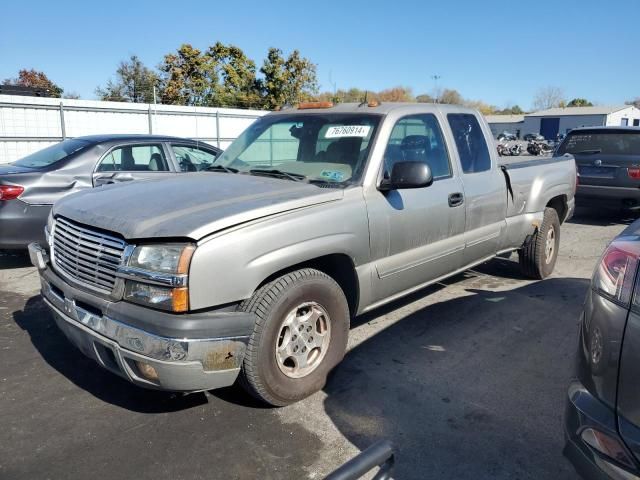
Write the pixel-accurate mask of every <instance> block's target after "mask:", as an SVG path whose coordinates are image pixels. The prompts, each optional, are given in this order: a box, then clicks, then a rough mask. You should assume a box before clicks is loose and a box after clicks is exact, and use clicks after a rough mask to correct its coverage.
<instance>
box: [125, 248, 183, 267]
mask: <svg viewBox="0 0 640 480" xmlns="http://www.w3.org/2000/svg"><path fill="white" fill-rule="evenodd" d="M193 250H194V247H193V245H185V244H172V245H141V246H139V247H136V249H135V250H134V251H133V254H132V255H131V258H130V259H129V266H130V267H133V268H141V269H143V270H149V271H151V272H163V273H175V274H187V272H188V270H189V261H190V260H191V255H192V254H193Z"/></svg>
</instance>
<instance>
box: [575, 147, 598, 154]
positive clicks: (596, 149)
mask: <svg viewBox="0 0 640 480" xmlns="http://www.w3.org/2000/svg"><path fill="white" fill-rule="evenodd" d="M600 152H602V149H601V148H592V149H591V150H580V151H579V152H576V153H579V154H584V155H593V154H596V153H600Z"/></svg>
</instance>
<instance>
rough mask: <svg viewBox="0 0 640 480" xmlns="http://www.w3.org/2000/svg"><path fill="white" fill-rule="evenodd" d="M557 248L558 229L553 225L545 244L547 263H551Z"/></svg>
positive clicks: (545, 259) (548, 231)
mask: <svg viewBox="0 0 640 480" xmlns="http://www.w3.org/2000/svg"><path fill="white" fill-rule="evenodd" d="M555 250H556V230H555V228H553V226H551V227H549V230H547V239H546V241H545V245H544V261H545V263H547V264H549V263H551V260H552V259H553V254H554V253H555Z"/></svg>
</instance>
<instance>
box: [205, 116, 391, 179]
mask: <svg viewBox="0 0 640 480" xmlns="http://www.w3.org/2000/svg"><path fill="white" fill-rule="evenodd" d="M380 118H381V117H380V116H379V115H371V114H367V115H353V114H347V115H345V114H331V113H327V114H326V115H324V114H322V115H319V114H292V115H270V116H266V117H263V118H261V119H259V120H257V121H256V122H255V123H253V124H252V125H251V126H250V127H249V128H248V129H247V130H245V131H244V132H243V133H242V135H240V136H239V137H238V138H237V139H236V140H235V141H234V142H233V143H232V144H231V146H229V148H228V149H227V150H226V151H225V152H224V153H223V154H222V155H221V156H220V157H219V158H218V159H217V160H216V161H215V162H214V164H213V168H215V167H216V166H217V167H225V168H229V169H237V170H238V171H240V172H251V173H260V172H259V171H260V170H277V171H278V172H282V173H284V174H288V175H290V176H296V177H297V178H305V179H307V180H310V181H322V182H328V183H336V184H351V183H357V182H358V181H359V180H360V178H361V177H362V172H363V171H364V166H365V163H366V161H367V157H368V156H369V150H370V148H371V145H372V139H373V138H374V136H375V133H376V130H377V127H378V124H379V123H380ZM285 176H286V175H285Z"/></svg>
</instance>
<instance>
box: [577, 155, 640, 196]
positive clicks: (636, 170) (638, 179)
mask: <svg viewBox="0 0 640 480" xmlns="http://www.w3.org/2000/svg"><path fill="white" fill-rule="evenodd" d="M574 157H575V159H576V165H577V167H578V173H579V175H580V185H594V186H603V187H638V186H640V152H639V153H638V154H637V155H602V154H589V155H581V154H574Z"/></svg>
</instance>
